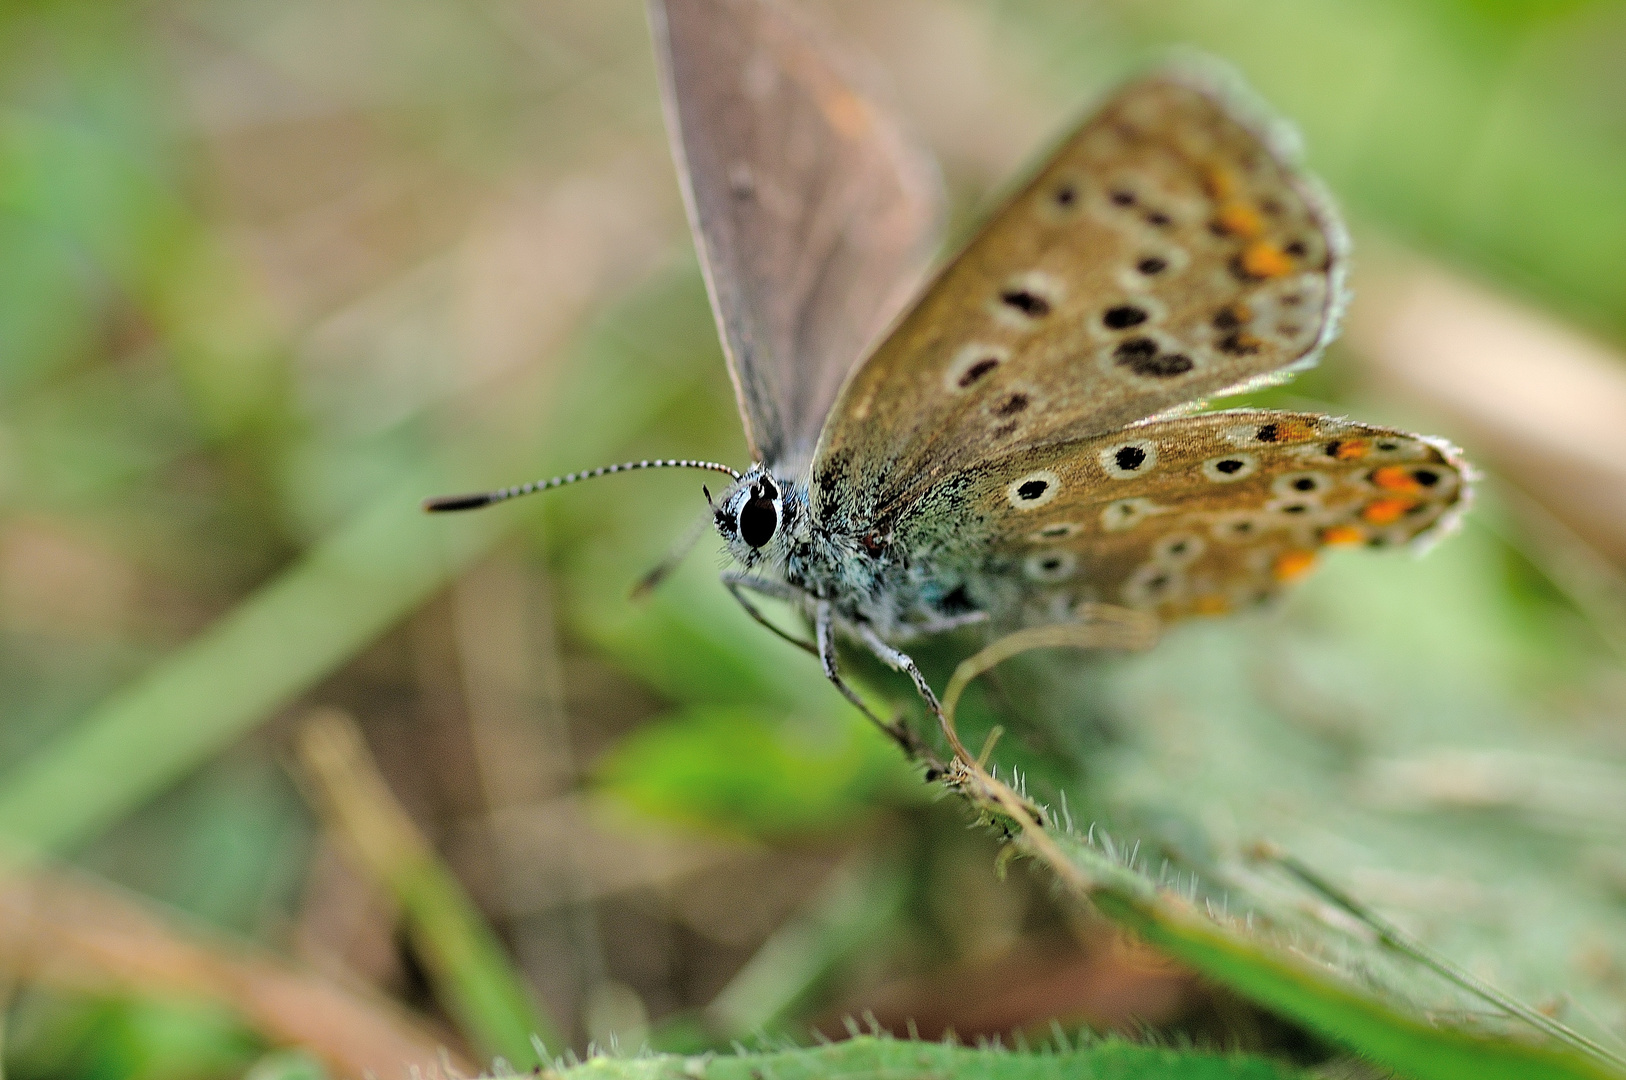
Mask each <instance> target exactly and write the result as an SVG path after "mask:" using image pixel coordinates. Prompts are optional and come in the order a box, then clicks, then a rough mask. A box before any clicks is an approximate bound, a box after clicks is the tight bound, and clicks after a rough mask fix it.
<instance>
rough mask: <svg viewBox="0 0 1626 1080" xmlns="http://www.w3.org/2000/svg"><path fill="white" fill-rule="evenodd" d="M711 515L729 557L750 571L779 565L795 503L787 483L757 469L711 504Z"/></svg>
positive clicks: (763, 466) (765, 471)
mask: <svg viewBox="0 0 1626 1080" xmlns="http://www.w3.org/2000/svg"><path fill="white" fill-rule="evenodd" d="M712 514H713V519H714V521H715V522H716V525H717V531H718V533H720V534H721V535H722V538H723V540H724V541H725V542H726V543H727V544H728V550H729V554H731V555H733V556H734V558H735V559H736V560H737V561H738V562H740V563H741V564H742V565H744V566H747V567H751V566H755V565H757V564H759V563H762V562H764V561H767V562H770V563H772V562H779V561H781V558H782V551H783V549H784V546H785V543H786V537H787V534H788V533H789V531H790V527H791V526H792V525H793V524H794V522H795V519H796V518H797V517H798V511H797V500H796V499H795V498H794V491H793V490H792V487H791V485H790V484H789V483H787V482H786V481H784V480H781V479H776V478H775V477H774V476H773V474H772V473H770V472H769V471H768V467H767V466H765V465H757V466H755V467H753V468H752V469H751V470H750V471H749V472H747V473H746V474H745V475H744V476H743V477H741V478H740V481H739V483H737V484H735V485H734V486H733V487H731V488H729V490H728V491H727V492H726V493H725V494H724V495H723V496H722V498H720V499H718V500H717V501H716V502H715V503H713V504H712Z"/></svg>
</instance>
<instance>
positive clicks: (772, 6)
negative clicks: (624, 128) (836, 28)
mask: <svg viewBox="0 0 1626 1080" xmlns="http://www.w3.org/2000/svg"><path fill="white" fill-rule="evenodd" d="M650 22H651V25H652V26H653V28H654V32H655V40H656V50H655V51H656V56H657V59H658V60H659V61H660V66H661V74H662V76H663V82H664V89H665V92H666V103H667V113H668V115H667V119H668V128H669V130H670V131H671V134H672V146H673V152H674V154H675V155H676V157H677V159H678V162H679V168H678V172H679V175H680V178H681V179H682V181H683V184H684V194H685V196H686V197H687V201H688V205H689V211H690V219H691V221H692V223H693V225H694V233H695V243H696V246H697V247H698V248H699V250H700V257H701V264H702V266H703V267H704V268H705V271H706V284H707V287H708V288H709V289H710V291H711V297H712V305H713V307H714V309H715V311H716V315H717V323H718V329H719V331H720V333H721V337H722V341H723V348H724V351H725V353H726V354H727V356H728V363H729V373H730V374H731V375H732V376H733V378H734V386H735V391H736V393H737V394H738V397H739V403H740V411H741V413H742V416H743V419H744V421H745V427H746V434H747V436H748V437H749V438H750V440H751V448H752V451H753V453H754V454H755V455H756V457H757V460H759V461H761V460H766V461H768V462H782V461H784V460H785V459H786V458H787V457H798V456H800V457H803V458H805V456H806V455H808V454H810V453H811V452H812V449H813V444H814V442H815V440H816V439H817V438H818V434H819V429H820V428H821V427H822V426H823V424H824V418H825V415H826V414H827V413H828V412H829V410H830V403H831V401H833V400H834V398H835V395H836V391H837V390H838V389H839V388H840V386H841V383H842V380H843V379H844V378H845V377H846V375H847V372H848V370H849V369H850V368H851V367H852V366H853V364H854V363H855V362H856V361H857V360H858V358H859V356H860V355H862V353H863V351H864V350H865V349H866V348H868V347H869V345H870V344H871V342H872V341H873V340H874V338H875V337H876V336H877V335H878V334H880V333H881V332H882V331H884V330H885V329H886V327H887V324H888V323H890V322H891V321H892V319H893V317H894V316H896V314H897V313H898V310H899V309H900V308H901V307H902V305H903V304H904V303H905V302H906V301H907V300H908V299H909V297H910V296H911V295H912V294H913V292H914V289H915V288H916V286H917V284H918V281H919V275H920V272H921V270H922V269H923V268H924V259H925V258H926V257H927V256H929V255H930V253H931V252H930V249H931V248H932V246H933V245H935V243H936V240H937V222H938V218H939V204H940V198H939V185H938V179H937V172H936V167H935V166H934V164H933V163H932V161H931V159H930V157H928V156H927V155H926V154H925V153H924V152H923V151H922V150H920V149H919V148H918V147H916V146H915V145H914V144H913V143H912V142H911V141H909V140H908V139H907V138H906V137H905V136H904V134H903V132H902V130H901V129H900V128H899V126H898V125H897V124H896V123H894V121H893V119H892V118H891V117H890V116H888V115H887V114H885V113H884V112H883V111H881V110H880V109H879V108H878V107H877V106H876V105H875V104H874V103H873V102H871V101H869V100H867V99H866V98H865V97H863V96H861V95H860V94H859V93H858V91H857V90H856V89H855V86H854V83H853V80H852V79H851V78H850V77H849V76H848V73H847V72H846V71H845V70H844V69H843V65H842V63H841V60H840V58H839V57H837V56H836V55H834V54H833V52H832V50H831V49H830V48H829V46H828V45H826V44H824V43H822V42H820V41H818V39H817V37H816V35H814V34H811V33H810V32H809V30H808V28H807V27H805V26H803V25H802V24H801V23H800V22H799V21H798V20H796V19H795V18H793V17H792V15H791V13H790V12H788V11H786V10H785V9H784V7H783V6H782V5H780V4H779V3H777V2H775V0H650Z"/></svg>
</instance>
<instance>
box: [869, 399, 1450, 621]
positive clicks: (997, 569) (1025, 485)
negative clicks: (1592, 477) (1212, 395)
mask: <svg viewBox="0 0 1626 1080" xmlns="http://www.w3.org/2000/svg"><path fill="white" fill-rule="evenodd" d="M1469 479H1470V477H1469V475H1468V473H1467V466H1466V465H1465V464H1464V463H1463V462H1462V461H1461V460H1460V459H1459V458H1458V457H1457V456H1456V454H1455V452H1454V451H1452V450H1451V449H1450V448H1449V447H1446V446H1443V445H1442V444H1439V443H1437V442H1435V441H1432V440H1428V439H1425V438H1422V437H1420V436H1417V435H1411V434H1407V433H1406V432H1401V431H1394V430H1390V429H1387V428H1378V427H1370V426H1366V425H1362V424H1356V423H1352V422H1350V421H1347V420H1340V419H1335V418H1332V417H1326V416H1317V415H1314V414H1307V413H1289V412H1275V411H1265V410H1233V411H1227V412H1217V413H1206V414H1202V415H1199V416H1185V417H1179V418H1175V419H1171V420H1162V421H1150V422H1147V423H1144V424H1137V425H1134V426H1132V427H1129V428H1126V429H1124V430H1122V431H1118V432H1114V433H1112V434H1109V435H1102V436H1092V437H1088V438H1084V439H1077V440H1072V441H1068V442H1064V443H1058V444H1052V445H1048V446H1041V447H1029V448H1025V449H1022V450H1018V451H1015V452H1014V453H1011V454H1008V455H1005V456H1004V457H1001V458H998V459H995V460H993V461H990V462H986V463H980V464H978V465H976V466H974V467H972V468H971V469H968V470H966V471H965V472H963V473H959V474H956V475H954V476H952V477H950V478H949V480H948V481H947V482H946V483H945V484H943V485H941V488H942V490H945V491H953V492H955V493H956V494H955V495H954V496H953V497H952V505H953V507H954V509H949V507H948V506H944V507H940V508H937V507H933V505H932V501H933V500H931V499H928V500H926V501H924V502H922V503H921V504H920V505H919V506H918V507H917V509H916V511H915V512H912V513H911V514H909V515H908V516H907V517H905V518H904V519H902V520H901V521H900V523H899V529H898V538H899V540H900V541H901V546H903V547H906V548H908V549H910V550H918V551H922V552H927V553H930V552H934V551H935V552H938V553H939V554H938V555H937V556H936V557H935V558H934V557H933V556H932V555H930V554H928V555H927V561H929V562H931V563H933V565H934V566H936V567H937V568H938V569H939V571H940V572H941V571H944V570H948V571H949V580H950V584H952V585H955V586H959V585H963V586H964V587H965V589H966V593H965V594H963V595H965V597H966V599H968V600H969V602H970V603H972V604H973V605H974V606H976V607H978V608H981V609H982V610H986V611H988V612H989V613H990V614H991V615H993V616H994V617H995V621H996V623H1005V624H1011V623H1014V624H1034V623H1048V622H1058V621H1065V620H1067V619H1068V618H1070V617H1071V613H1072V612H1073V611H1075V610H1076V608H1077V605H1078V604H1080V603H1088V602H1096V603H1108V604H1115V605H1119V606H1123V607H1130V608H1138V609H1141V610H1146V611H1151V612H1155V613H1156V614H1157V615H1159V616H1160V617H1162V618H1163V619H1173V618H1179V617H1183V616H1188V615H1199V614H1221V613H1224V612H1226V611H1230V610H1234V609H1237V608H1240V607H1245V606H1250V605H1253V604H1256V603H1258V602H1260V601H1263V600H1266V599H1268V598H1269V597H1271V596H1273V595H1274V594H1275V593H1277V592H1278V591H1279V590H1280V589H1281V588H1282V587H1283V586H1284V585H1286V584H1288V583H1290V582H1292V581H1294V580H1296V579H1298V578H1300V577H1302V576H1303V575H1304V574H1305V573H1307V572H1308V571H1309V570H1310V569H1311V568H1312V567H1313V565H1314V564H1315V561H1316V556H1317V553H1318V552H1319V551H1320V550H1321V549H1322V548H1325V547H1328V546H1341V545H1364V546H1371V547H1391V546H1399V545H1404V544H1409V543H1411V542H1413V541H1416V540H1418V539H1420V538H1428V537H1431V536H1434V535H1438V534H1440V533H1443V532H1444V531H1445V530H1446V529H1447V528H1449V527H1450V525H1451V524H1452V523H1454V522H1455V520H1456V519H1457V517H1459V516H1460V513H1461V511H1462V510H1463V509H1464V508H1465V506H1466V504H1467V499H1468V494H1469V483H1468V481H1469ZM951 519H952V520H951ZM956 574H957V575H958V577H956Z"/></svg>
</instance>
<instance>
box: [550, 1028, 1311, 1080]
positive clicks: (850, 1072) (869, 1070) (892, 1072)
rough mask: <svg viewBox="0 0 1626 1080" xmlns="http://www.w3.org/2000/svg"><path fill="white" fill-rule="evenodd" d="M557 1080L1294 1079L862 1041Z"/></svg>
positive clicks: (1187, 1058)
mask: <svg viewBox="0 0 1626 1080" xmlns="http://www.w3.org/2000/svg"><path fill="white" fill-rule="evenodd" d="M549 1075H550V1076H552V1077H554V1078H555V1080H886V1078H889V1077H897V1078H904V1077H921V1078H925V1077H930V1078H932V1080H1289V1078H1291V1077H1302V1076H1304V1075H1305V1074H1304V1073H1302V1072H1299V1071H1297V1070H1295V1069H1290V1068H1288V1067H1287V1066H1285V1065H1280V1064H1277V1063H1275V1062H1272V1061H1267V1060H1265V1059H1263V1058H1257V1057H1245V1056H1243V1055H1240V1054H1211V1053H1202V1052H1198V1051H1195V1050H1173V1049H1166V1048H1161V1047H1150V1046H1135V1045H1131V1044H1129V1043H1123V1042H1103V1043H1100V1044H1098V1045H1094V1046H1088V1047H1081V1048H1079V1049H1076V1050H1038V1051H1027V1050H1022V1051H1013V1050H1001V1049H987V1048H984V1049H971V1048H969V1047H963V1046H951V1045H945V1044H941V1043H925V1042H911V1041H904V1040H897V1039H887V1038H870V1037H867V1036H860V1037H858V1038H854V1039H850V1040H848V1041H846V1042H842V1043H836V1044H834V1045H831V1046H821V1047H817V1048H814V1049H810V1050H782V1051H778V1052H773V1053H761V1054H748V1053H742V1054H738V1055H734V1056H728V1055H722V1056H716V1057H713V1056H706V1057H694V1058H684V1057H674V1056H668V1055H660V1056H650V1057H638V1058H616V1057H596V1058H593V1059H592V1060H590V1061H587V1062H585V1063H583V1064H580V1065H572V1066H569V1067H567V1068H558V1069H555V1070H553V1071H552V1072H551V1073H550V1074H549Z"/></svg>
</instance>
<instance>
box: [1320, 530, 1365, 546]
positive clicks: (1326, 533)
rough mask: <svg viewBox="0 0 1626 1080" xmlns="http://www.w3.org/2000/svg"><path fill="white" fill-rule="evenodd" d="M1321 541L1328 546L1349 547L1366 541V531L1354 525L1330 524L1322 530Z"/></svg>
mask: <svg viewBox="0 0 1626 1080" xmlns="http://www.w3.org/2000/svg"><path fill="white" fill-rule="evenodd" d="M1321 542H1322V543H1323V544H1326V545H1327V546H1328V547H1347V546H1349V545H1350V544H1361V543H1365V542H1366V533H1364V532H1362V531H1361V530H1360V529H1358V528H1356V527H1355V526H1354V525H1329V526H1327V527H1326V528H1325V529H1322V530H1321Z"/></svg>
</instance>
